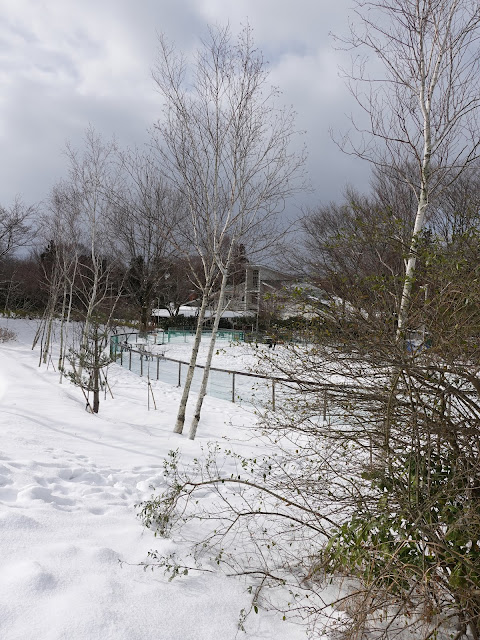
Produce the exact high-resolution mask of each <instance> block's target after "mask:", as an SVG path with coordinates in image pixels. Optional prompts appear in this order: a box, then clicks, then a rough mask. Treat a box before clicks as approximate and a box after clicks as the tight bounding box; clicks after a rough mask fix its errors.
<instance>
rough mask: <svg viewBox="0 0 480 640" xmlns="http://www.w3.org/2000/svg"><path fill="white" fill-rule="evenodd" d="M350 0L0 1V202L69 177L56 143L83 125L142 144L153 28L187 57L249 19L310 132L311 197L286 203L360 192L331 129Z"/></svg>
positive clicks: (347, 104) (40, 195)
mask: <svg viewBox="0 0 480 640" xmlns="http://www.w3.org/2000/svg"><path fill="white" fill-rule="evenodd" d="M350 4H351V3H350V2H349V0H337V1H336V2H332V0H135V1H134V0H42V1H39V0H0V7H1V11H0V60H1V64H0V82H1V90H0V136H1V141H2V163H1V164H2V168H1V172H0V176H1V177H0V186H1V193H0V204H2V205H6V206H8V205H9V204H10V203H11V202H12V200H13V198H14V197H15V195H16V194H20V195H21V196H22V197H23V199H24V200H25V201H26V202H27V203H32V202H35V201H40V200H42V199H44V198H46V197H47V195H48V192H49V191H50V189H51V187H52V186H53V184H54V183H55V182H56V181H57V180H59V179H60V178H62V177H63V176H64V175H65V171H66V164H65V158H64V156H63V155H62V151H63V149H64V147H65V142H66V141H67V140H68V141H70V142H71V143H72V144H73V145H74V146H75V145H80V144H81V138H82V135H83V132H84V131H85V128H86V127H87V126H88V125H89V124H91V125H92V126H93V127H94V128H95V129H96V130H97V131H98V132H99V133H102V134H103V135H105V136H106V137H110V136H111V135H112V134H115V135H116V137H117V139H118V141H119V142H120V143H121V144H123V145H133V144H138V145H142V144H145V143H146V141H147V140H148V133H147V130H148V128H149V127H151V125H152V123H153V122H154V121H155V120H156V119H157V118H158V117H159V116H160V115H161V114H160V97H159V95H158V94H157V93H155V89H154V83H153V81H152V79H151V68H152V66H153V64H154V61H155V55H156V47H157V43H156V39H157V35H156V34H157V32H163V33H165V34H166V35H167V36H168V37H169V38H170V39H171V40H174V41H175V43H176V44H177V46H178V47H179V48H181V49H182V50H183V51H184V52H185V53H187V54H188V53H189V52H192V51H193V50H194V49H195V48H196V47H197V45H198V39H199V38H200V37H202V35H205V31H206V26H207V25H208V24H212V23H219V24H225V23H226V22H227V21H228V22H229V23H230V25H231V28H232V30H233V31H235V30H237V29H238V28H239V26H240V25H241V24H242V23H245V22H246V21H248V22H249V24H250V25H251V26H252V27H253V30H254V38H255V40H256V43H257V44H258V47H259V48H260V49H261V50H262V51H263V53H264V57H265V59H266V60H268V61H269V68H270V72H271V79H272V82H273V84H275V85H277V86H278V87H279V88H280V89H281V90H282V92H283V98H284V102H285V103H286V104H289V105H290V104H292V105H293V106H294V108H295V109H296V111H297V113H298V120H297V122H298V125H299V127H300V128H301V129H304V130H306V136H305V141H306V144H307V148H308V153H309V161H308V171H309V177H310V181H311V183H312V186H313V187H314V189H315V191H314V193H311V194H308V195H304V196H302V197H298V198H297V199H296V201H295V202H292V203H290V207H292V208H297V207H300V206H304V205H307V206H313V205H314V204H315V203H319V202H328V201H329V200H332V199H337V198H339V197H340V195H341V193H342V190H343V188H344V185H345V184H346V183H347V182H349V183H350V184H353V185H355V186H357V187H358V188H360V189H367V188H368V179H369V168H368V166H366V165H365V164H364V163H363V162H362V161H360V160H356V159H353V158H350V157H348V156H345V155H344V154H342V152H341V151H340V150H339V149H338V148H337V147H336V146H335V144H334V143H333V142H332V141H331V139H330V136H329V129H330V128H333V129H334V130H337V131H340V132H341V131H342V130H345V129H347V128H348V118H347V116H348V114H349V113H350V112H351V111H352V110H353V109H354V104H353V101H352V99H351V97H350V96H349V94H348V92H347V90H346V89H345V87H344V82H343V80H342V79H341V78H340V77H339V74H338V63H339V55H340V54H338V53H337V52H335V50H334V49H333V46H332V40H331V38H330V37H329V32H331V31H333V32H336V33H341V32H342V31H343V32H345V31H346V27H347V18H348V15H349V6H350Z"/></svg>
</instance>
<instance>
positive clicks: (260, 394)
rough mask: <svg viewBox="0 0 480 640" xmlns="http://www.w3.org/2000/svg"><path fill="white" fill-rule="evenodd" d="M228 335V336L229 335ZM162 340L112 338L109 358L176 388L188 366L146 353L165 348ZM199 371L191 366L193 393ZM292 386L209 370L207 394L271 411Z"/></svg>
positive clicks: (261, 377)
mask: <svg viewBox="0 0 480 640" xmlns="http://www.w3.org/2000/svg"><path fill="white" fill-rule="evenodd" d="M231 333H232V332H229V335H231ZM236 333H238V332H236ZM165 337H166V336H165V335H163V336H160V337H159V334H158V333H157V334H147V336H146V337H143V338H141V337H140V336H139V334H138V333H133V332H132V333H124V334H116V335H114V336H112V337H111V339H110V356H111V358H112V359H113V360H115V361H116V362H117V363H119V364H120V365H121V366H122V367H125V368H126V369H128V370H129V371H132V372H133V373H136V374H137V375H139V376H142V377H147V378H148V380H160V381H162V382H167V383H169V384H176V386H178V387H180V386H182V384H183V382H184V381H185V377H186V374H187V370H188V365H189V363H188V362H186V361H185V360H177V359H175V358H168V357H166V356H165V355H164V354H162V353H153V352H152V351H150V350H149V346H150V345H152V346H153V345H162V344H166V342H164V341H162V342H161V341H160V339H161V338H163V340H165ZM139 339H140V342H139ZM220 339H221V338H220ZM224 339H225V338H224ZM142 340H145V342H142ZM203 369H205V366H204V365H200V364H198V365H195V372H194V376H193V381H192V391H193V392H198V391H199V390H200V385H201V379H202V375H203ZM292 384H294V381H289V380H286V379H283V378H277V377H270V376H265V375H262V374H259V373H248V372H245V371H232V370H229V369H221V368H218V367H211V368H210V376H209V380H208V385H207V394H208V395H210V396H212V397H215V398H220V399H221V400H229V401H230V402H240V403H247V404H253V405H255V404H262V405H264V404H266V403H269V404H270V405H271V406H272V408H273V409H274V410H275V405H276V403H277V401H278V399H279V396H282V395H284V394H285V393H287V390H289V389H291V388H292Z"/></svg>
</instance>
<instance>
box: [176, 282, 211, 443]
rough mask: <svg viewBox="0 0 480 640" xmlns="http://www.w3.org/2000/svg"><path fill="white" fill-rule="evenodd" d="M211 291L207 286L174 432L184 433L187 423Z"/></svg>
mask: <svg viewBox="0 0 480 640" xmlns="http://www.w3.org/2000/svg"><path fill="white" fill-rule="evenodd" d="M209 293H210V287H205V289H204V291H203V297H202V306H201V307H200V312H199V314H198V321H197V330H196V332H195V341H194V344H193V350H192V355H191V356H190V363H189V365H188V371H187V377H186V379H185V386H184V387H183V393H182V399H181V400H180V406H179V408H178V413H177V421H176V423H175V428H174V430H173V432H174V433H182V432H183V425H184V424H185V411H186V409H187V401H188V396H189V394H190V387H191V386H192V380H193V375H194V373H195V365H196V363H197V356H198V350H199V348H200V342H201V341H202V329H203V321H204V319H205V312H206V310H207V304H208V296H209Z"/></svg>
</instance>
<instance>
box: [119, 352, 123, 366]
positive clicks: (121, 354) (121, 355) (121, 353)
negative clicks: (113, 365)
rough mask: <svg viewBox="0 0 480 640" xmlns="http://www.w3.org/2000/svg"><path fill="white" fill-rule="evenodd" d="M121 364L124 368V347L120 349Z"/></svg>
mask: <svg viewBox="0 0 480 640" xmlns="http://www.w3.org/2000/svg"><path fill="white" fill-rule="evenodd" d="M120 364H121V366H122V367H123V347H120Z"/></svg>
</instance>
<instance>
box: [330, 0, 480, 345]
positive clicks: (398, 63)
mask: <svg viewBox="0 0 480 640" xmlns="http://www.w3.org/2000/svg"><path fill="white" fill-rule="evenodd" d="M355 6H356V11H355V13H356V16H357V18H358V21H356V22H355V24H352V25H351V30H350V36H349V37H348V38H346V39H344V40H343V42H344V43H346V44H347V46H348V47H353V48H354V49H355V50H359V51H360V57H359V58H356V59H355V60H354V63H355V64H354V67H353V70H352V71H351V72H350V73H348V74H347V75H348V77H349V78H350V83H349V84H350V88H351V91H352V93H353V95H354V97H355V99H356V100H357V102H358V103H359V105H360V106H361V108H362V109H363V110H364V112H365V114H366V119H367V124H366V125H363V124H360V123H354V125H355V129H356V132H357V134H359V136H358V135H357V136H355V137H350V135H347V136H346V137H345V139H344V140H343V143H342V146H343V148H344V149H345V150H346V151H348V152H350V153H354V154H356V155H358V156H360V157H362V158H364V159H367V160H368V161H370V162H372V163H373V164H374V165H375V166H377V167H380V168H381V169H382V170H383V171H385V172H387V171H390V172H392V173H393V174H394V175H395V176H396V177H397V178H398V179H402V180H403V181H404V182H405V183H406V184H408V185H410V187H411V188H412V189H413V191H414V193H415V195H416V199H417V210H416V216H415V222H414V225H413V231H412V235H411V241H410V247H409V251H408V258H407V262H406V270H405V278H404V284H403V290H402V295H401V300H400V304H399V311H398V323H397V339H401V338H403V337H404V336H405V330H406V328H407V323H408V310H409V305H410V298H411V292H412V284H413V281H414V277H415V267H416V260H417V243H418V240H419V237H420V234H421V232H422V229H423V228H424V224H425V215H426V212H427V208H428V206H429V203H430V202H431V199H432V197H433V196H434V195H438V194H439V192H440V191H441V190H442V189H443V188H444V187H445V186H446V185H448V184H450V183H452V182H453V181H455V179H456V178H458V176H459V175H460V174H461V173H462V171H463V170H464V169H465V167H467V166H468V165H469V164H470V163H472V162H473V160H474V159H475V158H476V157H477V155H478V146H479V144H480V143H479V137H478V131H479V113H480V112H479V107H480V74H479V68H480V49H479V47H478V42H479V37H480V7H479V5H478V2H476V0H373V1H370V0H356V1H355ZM362 51H366V52H367V54H366V55H365V56H363V57H362ZM368 54H372V55H373V59H374V60H373V65H371V66H370V68H373V69H375V66H379V67H380V71H379V72H378V74H376V72H375V70H373V71H372V75H368V73H367V69H368V68H369V65H368V64H367V57H366V56H367V55H368ZM406 167H408V168H409V171H408V172H407V171H406V170H405V168H406ZM412 167H414V168H415V171H414V173H413V174H412V173H411V169H412Z"/></svg>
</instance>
